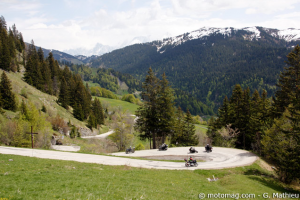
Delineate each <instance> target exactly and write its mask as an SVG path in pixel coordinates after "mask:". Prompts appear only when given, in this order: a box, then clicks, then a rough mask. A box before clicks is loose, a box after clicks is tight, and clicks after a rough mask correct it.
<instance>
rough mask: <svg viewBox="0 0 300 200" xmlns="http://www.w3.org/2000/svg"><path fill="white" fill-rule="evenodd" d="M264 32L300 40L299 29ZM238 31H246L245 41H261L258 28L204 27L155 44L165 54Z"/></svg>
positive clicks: (287, 39)
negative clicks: (169, 48)
mask: <svg viewBox="0 0 300 200" xmlns="http://www.w3.org/2000/svg"><path fill="white" fill-rule="evenodd" d="M263 30H264V31H266V32H267V33H269V34H270V35H271V36H273V37H276V38H278V39H284V40H286V41H288V42H290V41H292V40H300V30H299V29H287V30H277V29H268V28H263ZM237 31H246V33H247V34H244V35H243V37H244V39H245V40H250V41H252V40H259V39H261V31H260V30H259V29H258V27H245V28H242V29H236V28H232V27H227V28H213V27H203V28H200V29H198V30H195V31H192V32H190V33H185V34H182V35H179V36H175V37H170V38H165V39H163V40H158V41H155V42H154V43H153V45H155V46H156V48H157V52H160V53H164V52H165V51H166V49H165V47H167V46H173V47H175V46H178V45H181V44H183V43H185V42H187V41H189V40H195V39H205V37H208V36H211V35H214V34H222V35H223V36H224V38H225V37H231V36H232V35H233V34H234V33H236V32H237Z"/></svg>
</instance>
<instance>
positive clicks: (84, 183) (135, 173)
mask: <svg viewBox="0 0 300 200" xmlns="http://www.w3.org/2000/svg"><path fill="white" fill-rule="evenodd" d="M9 159H13V161H9ZM259 163H260V161H257V162H256V163H254V164H253V165H251V166H247V167H238V168H231V169H222V170H195V171H185V170H182V171H179V170H154V169H142V168H132V167H129V166H105V165H99V164H86V163H79V162H73V161H59V160H49V159H39V158H33V157H23V156H15V155H2V154H0V199H1V198H2V199H10V200H17V199H34V200H36V199H39V200H41V199H60V200H63V199H90V200H92V199H102V200H103V199H199V198H198V195H199V193H204V194H206V195H207V194H209V193H212V194H214V193H223V194H234V195H236V194H240V195H241V194H242V193H243V194H253V195H255V196H256V198H248V199H264V198H263V197H262V196H260V197H259V196H258V195H262V194H264V193H268V194H270V195H271V194H272V193H284V192H287V193H296V191H293V190H289V191H287V190H286V189H284V188H285V187H288V186H286V185H283V184H282V183H280V182H278V181H277V179H275V178H274V177H273V173H272V172H269V171H267V170H266V169H263V168H262V167H260V164H259ZM212 175H214V176H215V177H218V178H219V180H218V181H216V182H209V181H208V180H207V178H212ZM205 199H207V198H205ZM224 199H233V198H224Z"/></svg>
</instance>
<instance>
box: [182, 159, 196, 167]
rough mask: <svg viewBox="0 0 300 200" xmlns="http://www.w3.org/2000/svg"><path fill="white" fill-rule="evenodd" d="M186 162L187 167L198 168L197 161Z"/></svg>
mask: <svg viewBox="0 0 300 200" xmlns="http://www.w3.org/2000/svg"><path fill="white" fill-rule="evenodd" d="M184 161H185V166H186V167H197V166H198V163H197V161H196V160H193V161H191V160H187V159H184Z"/></svg>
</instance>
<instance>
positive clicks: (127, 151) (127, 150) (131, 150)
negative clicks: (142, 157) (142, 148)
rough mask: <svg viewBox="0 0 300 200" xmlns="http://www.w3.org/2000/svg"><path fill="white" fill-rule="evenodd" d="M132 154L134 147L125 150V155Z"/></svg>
mask: <svg viewBox="0 0 300 200" xmlns="http://www.w3.org/2000/svg"><path fill="white" fill-rule="evenodd" d="M134 152H135V147H133V148H129V149H126V154H129V153H134Z"/></svg>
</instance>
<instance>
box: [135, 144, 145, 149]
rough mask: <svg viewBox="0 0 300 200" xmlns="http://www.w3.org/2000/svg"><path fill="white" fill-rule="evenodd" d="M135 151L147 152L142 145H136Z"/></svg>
mask: <svg viewBox="0 0 300 200" xmlns="http://www.w3.org/2000/svg"><path fill="white" fill-rule="evenodd" d="M135 150H145V146H144V145H143V144H142V143H139V144H138V145H136V147H135Z"/></svg>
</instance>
